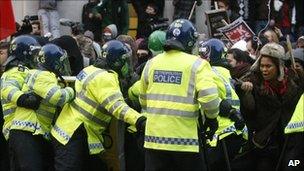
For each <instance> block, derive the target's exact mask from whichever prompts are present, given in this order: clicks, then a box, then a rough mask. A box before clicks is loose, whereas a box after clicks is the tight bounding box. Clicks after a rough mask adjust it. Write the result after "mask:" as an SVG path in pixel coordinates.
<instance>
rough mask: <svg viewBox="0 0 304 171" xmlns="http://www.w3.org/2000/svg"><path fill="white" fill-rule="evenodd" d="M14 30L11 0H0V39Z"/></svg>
mask: <svg viewBox="0 0 304 171" xmlns="http://www.w3.org/2000/svg"><path fill="white" fill-rule="evenodd" d="M15 32H16V25H15V17H14V12H13V8H12V3H11V0H0V40H2V39H5V38H7V37H8V36H10V35H12V34H13V33H15Z"/></svg>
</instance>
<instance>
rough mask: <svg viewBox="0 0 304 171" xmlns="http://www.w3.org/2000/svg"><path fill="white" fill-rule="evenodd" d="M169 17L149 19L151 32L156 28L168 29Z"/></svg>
mask: <svg viewBox="0 0 304 171" xmlns="http://www.w3.org/2000/svg"><path fill="white" fill-rule="evenodd" d="M168 20H169V19H168V18H158V19H153V18H152V19H151V20H150V21H149V27H150V30H151V32H153V31H155V30H166V29H167V28H168V26H169V24H168Z"/></svg>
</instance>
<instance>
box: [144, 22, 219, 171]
mask: <svg viewBox="0 0 304 171" xmlns="http://www.w3.org/2000/svg"><path fill="white" fill-rule="evenodd" d="M196 38H197V32H196V29H195V27H194V26H193V24H192V23H191V22H190V21H188V20H185V19H178V20H175V21H174V22H173V23H172V24H171V25H170V26H169V28H168V31H167V33H166V43H165V46H164V50H165V52H164V53H162V54H159V55H157V56H156V57H154V58H152V59H151V60H149V61H148V62H147V64H146V66H145V68H144V71H143V73H142V77H141V80H140V84H141V85H140V88H141V89H140V103H141V106H142V109H143V111H144V115H146V117H147V121H146V127H145V138H144V147H145V149H146V153H145V167H146V170H201V169H202V168H203V166H202V163H203V162H202V158H201V155H200V153H199V151H200V139H199V137H200V133H199V132H198V117H199V115H200V111H199V110H200V109H201V114H202V115H203V118H206V119H205V120H206V121H205V124H206V125H207V126H208V127H209V128H210V132H208V135H209V138H210V137H212V136H213V134H214V132H215V131H216V129H217V120H216V117H217V116H218V113H219V103H220V99H219V97H218V91H217V87H216V84H215V83H214V77H215V75H214V74H213V73H212V71H211V67H210V65H209V64H208V62H207V61H203V60H202V59H200V58H199V57H197V56H194V55H191V54H190V53H191V50H192V48H193V45H194V44H195V41H196Z"/></svg>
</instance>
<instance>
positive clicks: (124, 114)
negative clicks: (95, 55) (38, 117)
mask: <svg viewBox="0 0 304 171" xmlns="http://www.w3.org/2000/svg"><path fill="white" fill-rule="evenodd" d="M75 90H76V98H75V99H74V101H73V102H72V103H71V104H67V105H65V106H64V108H63V109H62V111H61V113H60V115H59V117H58V119H57V121H56V123H55V126H54V127H53V129H52V131H51V133H52V135H53V136H54V137H55V138H56V139H57V140H58V141H59V142H60V143H62V144H67V143H68V142H69V141H70V139H71V137H72V136H73V134H74V132H75V131H76V129H77V128H78V127H79V126H80V125H81V124H83V125H84V127H85V130H86V132H87V137H88V149H89V150H90V153H91V154H97V153H100V152H101V151H103V150H104V148H103V145H102V143H103V137H102V133H103V131H104V130H105V129H106V128H107V127H108V125H109V122H110V120H111V118H112V115H114V116H115V117H116V118H118V119H121V120H123V121H125V122H127V123H129V124H131V125H135V123H136V121H137V119H138V118H139V117H140V116H141V115H140V114H139V113H137V112H136V111H135V110H133V109H131V108H130V107H129V106H128V105H127V104H126V103H125V101H124V98H123V96H122V93H121V91H120V87H119V81H118V75H117V74H116V73H115V72H114V71H106V70H103V69H100V68H96V67H94V66H89V67H86V68H85V69H83V70H82V71H81V72H80V73H79V74H78V75H77V80H76V82H75Z"/></svg>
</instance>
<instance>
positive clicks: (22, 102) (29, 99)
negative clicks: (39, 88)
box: [17, 92, 42, 110]
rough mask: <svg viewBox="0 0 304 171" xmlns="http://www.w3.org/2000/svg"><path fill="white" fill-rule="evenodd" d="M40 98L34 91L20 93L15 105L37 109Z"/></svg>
mask: <svg viewBox="0 0 304 171" xmlns="http://www.w3.org/2000/svg"><path fill="white" fill-rule="evenodd" d="M41 100H42V98H41V97H40V96H38V95H37V94H35V93H34V92H30V93H25V94H22V95H21V96H20V97H19V98H18V100H17V106H19V107H24V108H28V109H33V110H37V109H38V108H39V105H40V103H41Z"/></svg>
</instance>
